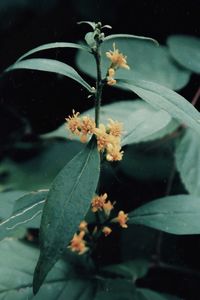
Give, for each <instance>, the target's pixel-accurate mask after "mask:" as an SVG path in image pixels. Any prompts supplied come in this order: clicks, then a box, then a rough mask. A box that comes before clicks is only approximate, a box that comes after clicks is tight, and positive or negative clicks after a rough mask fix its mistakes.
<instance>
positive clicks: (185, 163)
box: [175, 128, 200, 196]
mask: <svg viewBox="0 0 200 300" xmlns="http://www.w3.org/2000/svg"><path fill="white" fill-rule="evenodd" d="M199 149H200V140H199V135H198V134H197V133H196V132H194V131H193V130H191V129H190V128H187V129H186V131H185V134H184V136H183V137H182V138H181V141H180V142H179V143H178V144H177V146H176V152H175V159H176V166H177V169H178V171H179V173H180V176H181V179H182V182H183V183H184V185H185V187H186V189H187V190H188V192H189V193H190V194H192V195H196V196H200V172H199V170H200V151H199Z"/></svg>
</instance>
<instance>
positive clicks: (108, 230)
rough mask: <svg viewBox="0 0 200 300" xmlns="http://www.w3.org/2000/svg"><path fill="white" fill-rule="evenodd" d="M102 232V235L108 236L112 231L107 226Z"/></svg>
mask: <svg viewBox="0 0 200 300" xmlns="http://www.w3.org/2000/svg"><path fill="white" fill-rule="evenodd" d="M102 232H103V233H104V235H105V236H108V235H109V234H111V232H112V229H111V228H110V227H108V226H105V227H103V229H102Z"/></svg>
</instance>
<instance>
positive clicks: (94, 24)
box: [77, 21, 96, 29]
mask: <svg viewBox="0 0 200 300" xmlns="http://www.w3.org/2000/svg"><path fill="white" fill-rule="evenodd" d="M77 24H78V25H81V24H88V25H90V26H91V27H92V29H95V27H96V23H95V22H90V21H80V22H77Z"/></svg>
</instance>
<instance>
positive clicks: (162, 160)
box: [118, 139, 174, 181]
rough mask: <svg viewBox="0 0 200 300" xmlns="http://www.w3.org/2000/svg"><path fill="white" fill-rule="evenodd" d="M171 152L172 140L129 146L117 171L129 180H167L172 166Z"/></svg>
mask: <svg viewBox="0 0 200 300" xmlns="http://www.w3.org/2000/svg"><path fill="white" fill-rule="evenodd" d="M173 151H174V146H173V140H172V139H171V140H169V141H168V142H167V141H165V142H163V143H162V141H154V142H148V143H147V142H146V143H141V144H132V145H129V146H128V147H126V149H125V151H124V155H123V159H122V161H121V162H120V164H119V165H118V170H119V172H120V173H122V174H124V175H125V176H128V177H129V178H131V179H139V180H147V181H149V180H151V181H154V180H156V181H162V180H167V179H168V177H169V176H170V174H171V170H172V168H173V164H174V157H173Z"/></svg>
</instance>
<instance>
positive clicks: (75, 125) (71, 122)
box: [65, 109, 81, 135]
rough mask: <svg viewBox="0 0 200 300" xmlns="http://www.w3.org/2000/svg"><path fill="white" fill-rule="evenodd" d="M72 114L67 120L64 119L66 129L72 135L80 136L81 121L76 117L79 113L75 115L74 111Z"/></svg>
mask: <svg viewBox="0 0 200 300" xmlns="http://www.w3.org/2000/svg"><path fill="white" fill-rule="evenodd" d="M72 113H73V115H72V117H71V116H68V118H66V119H65V120H66V121H67V127H68V129H69V130H70V131H71V132H72V133H73V134H76V135H80V131H81V120H80V118H79V117H78V116H79V115H80V113H79V112H77V113H75V110H74V109H73V111H72Z"/></svg>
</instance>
